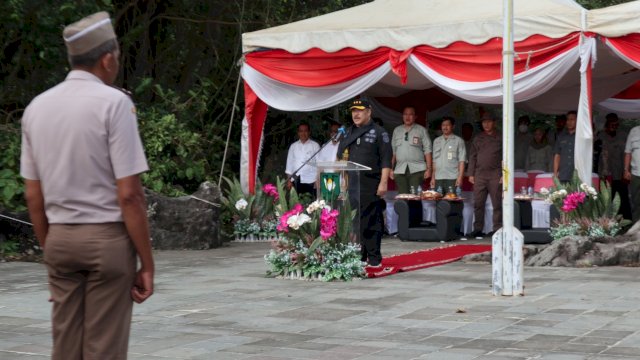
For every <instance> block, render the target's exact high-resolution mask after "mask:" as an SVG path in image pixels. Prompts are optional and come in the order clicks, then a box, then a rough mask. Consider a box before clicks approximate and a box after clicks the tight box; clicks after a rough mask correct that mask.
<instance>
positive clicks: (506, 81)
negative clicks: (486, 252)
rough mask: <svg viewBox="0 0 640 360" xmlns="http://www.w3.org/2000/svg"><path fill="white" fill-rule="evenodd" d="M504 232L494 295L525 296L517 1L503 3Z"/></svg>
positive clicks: (496, 255)
mask: <svg viewBox="0 0 640 360" xmlns="http://www.w3.org/2000/svg"><path fill="white" fill-rule="evenodd" d="M503 19H504V21H503V25H504V34H503V37H502V89H503V93H502V125H503V126H502V229H501V231H498V232H496V234H494V236H493V239H492V245H493V246H492V250H493V254H492V259H493V260H492V267H493V269H492V270H493V271H492V276H493V287H492V291H493V295H495V296H497V295H522V293H523V292H522V288H523V284H522V265H523V262H522V243H523V238H522V234H521V233H520V232H519V231H518V230H517V229H514V227H513V210H514V208H513V195H514V189H513V186H514V181H513V166H514V163H513V157H514V156H513V154H514V138H515V126H514V109H513V108H514V105H513V102H514V97H513V73H514V70H513V59H514V48H513V0H503Z"/></svg>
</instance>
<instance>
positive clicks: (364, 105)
mask: <svg viewBox="0 0 640 360" xmlns="http://www.w3.org/2000/svg"><path fill="white" fill-rule="evenodd" d="M353 109H358V110H364V109H371V104H369V102H368V101H367V100H363V99H355V100H353V101H352V102H351V104H350V105H349V110H353Z"/></svg>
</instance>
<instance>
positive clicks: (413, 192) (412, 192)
mask: <svg viewBox="0 0 640 360" xmlns="http://www.w3.org/2000/svg"><path fill="white" fill-rule="evenodd" d="M415 193H416V189H414V188H413V185H411V194H415Z"/></svg>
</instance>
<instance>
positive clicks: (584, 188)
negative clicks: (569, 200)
mask: <svg viewBox="0 0 640 360" xmlns="http://www.w3.org/2000/svg"><path fill="white" fill-rule="evenodd" d="M588 187H589V185H587V184H585V183H582V184H580V189H581V190H582V191H584V192H587V188H588Z"/></svg>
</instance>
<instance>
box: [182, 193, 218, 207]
mask: <svg viewBox="0 0 640 360" xmlns="http://www.w3.org/2000/svg"><path fill="white" fill-rule="evenodd" d="M189 197H190V198H192V199H194V200H198V201H202V202H203V203H207V204H209V205H212V206H215V207H220V204H216V203H214V202H211V201H207V200H205V199H200V198H199V197H195V196H193V195H189Z"/></svg>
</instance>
